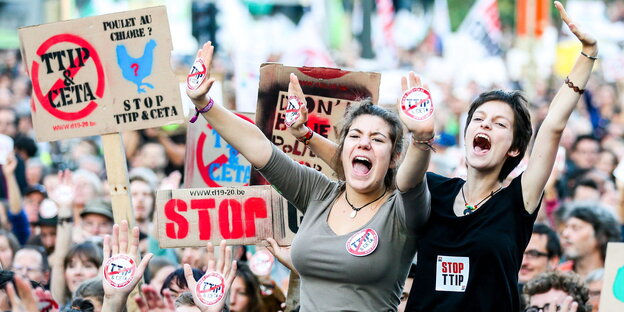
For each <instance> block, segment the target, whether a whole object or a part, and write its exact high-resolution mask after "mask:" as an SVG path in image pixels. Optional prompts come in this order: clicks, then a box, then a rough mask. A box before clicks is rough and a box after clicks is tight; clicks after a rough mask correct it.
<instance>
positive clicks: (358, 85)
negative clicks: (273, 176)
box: [251, 63, 381, 184]
mask: <svg viewBox="0 0 624 312" xmlns="http://www.w3.org/2000/svg"><path fill="white" fill-rule="evenodd" d="M290 73H294V74H295V75H297V77H298V78H299V83H300V84H301V88H302V89H303V93H304V94H305V95H306V98H305V101H303V100H302V102H305V104H306V105H307V108H308V122H307V126H308V127H309V128H310V129H312V130H314V132H316V134H318V135H321V136H323V137H326V138H328V139H330V140H332V141H336V140H337V137H336V136H337V130H338V127H339V126H340V125H339V123H340V121H342V120H343V117H344V114H345V110H346V108H347V107H348V106H349V105H351V104H352V103H357V102H359V101H361V100H363V99H366V98H370V99H371V101H372V102H373V104H377V101H378V99H379V83H380V80H381V75H380V74H379V73H368V72H349V71H344V70H340V69H336V68H318V67H288V66H283V65H281V64H273V63H267V64H262V66H261V67H260V86H259V89H258V107H257V110H256V124H257V125H258V127H259V128H260V129H261V130H262V132H263V133H264V134H265V136H266V137H267V138H269V139H270V140H271V141H272V142H273V144H275V145H276V146H277V147H278V148H280V149H281V150H282V151H283V152H284V153H286V154H287V155H288V156H289V157H291V158H292V159H294V160H295V161H298V162H299V163H302V164H304V165H306V166H309V167H312V168H314V169H316V170H319V171H321V172H323V173H324V174H325V175H327V176H329V177H332V175H333V171H332V170H331V169H330V168H329V166H327V164H325V163H324V162H323V161H322V160H321V159H320V158H319V157H317V156H316V155H315V154H314V153H312V151H311V150H310V149H309V148H308V147H307V146H306V145H305V144H304V143H301V142H299V141H297V140H296V138H295V137H293V136H292V135H291V134H290V133H288V129H287V128H286V124H285V123H284V122H285V120H286V113H287V110H288V83H289V81H290V80H289V75H290ZM251 179H252V180H251V184H260V183H261V182H260V181H261V176H260V175H259V174H257V173H255V172H252V174H251Z"/></svg>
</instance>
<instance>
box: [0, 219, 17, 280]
mask: <svg viewBox="0 0 624 312" xmlns="http://www.w3.org/2000/svg"><path fill="white" fill-rule="evenodd" d="M19 248H20V244H19V242H18V241H17V238H16V237H15V235H13V233H11V232H9V231H7V230H5V229H0V265H1V266H2V269H4V270H6V269H8V268H10V267H11V266H12V265H13V255H15V253H16V252H17V250H19Z"/></svg>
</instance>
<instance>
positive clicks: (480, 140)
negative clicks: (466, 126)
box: [472, 133, 492, 153]
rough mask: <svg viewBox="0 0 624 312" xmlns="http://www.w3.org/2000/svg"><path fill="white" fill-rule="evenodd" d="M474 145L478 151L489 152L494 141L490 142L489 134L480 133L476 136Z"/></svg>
mask: <svg viewBox="0 0 624 312" xmlns="http://www.w3.org/2000/svg"><path fill="white" fill-rule="evenodd" d="M472 146H473V147H474V149H475V151H476V152H478V153H479V152H487V151H489V150H490V148H491V147H492V143H491V142H490V137H489V136H487V135H485V134H483V133H479V134H477V135H476V136H475V138H474V140H473V141H472Z"/></svg>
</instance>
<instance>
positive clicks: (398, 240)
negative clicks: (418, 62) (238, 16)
mask: <svg viewBox="0 0 624 312" xmlns="http://www.w3.org/2000/svg"><path fill="white" fill-rule="evenodd" d="M213 50H214V48H213V47H212V45H211V44H210V42H208V43H206V44H205V45H204V46H203V47H202V49H201V50H200V51H199V52H198V54H197V58H198V59H201V60H202V63H203V64H206V66H207V70H206V72H207V74H206V78H207V79H206V80H203V81H202V82H200V83H199V86H198V87H196V88H195V87H194V85H193V86H191V85H189V86H188V87H187V90H186V92H187V95H188V96H189V98H190V99H191V100H192V101H193V103H194V104H195V107H196V110H197V114H196V117H194V119H196V118H197V116H199V114H203V116H204V117H205V118H206V120H207V121H208V122H209V123H210V125H212V127H213V129H215V130H216V131H217V132H218V133H219V134H220V135H221V136H222V138H224V139H225V140H226V141H227V142H228V143H229V144H230V145H232V146H233V147H234V148H235V149H236V150H237V151H239V152H240V153H241V154H242V155H243V156H244V157H245V158H247V160H249V162H250V163H251V164H253V165H254V166H255V167H256V168H261V169H259V171H260V172H261V173H262V174H263V175H264V177H265V178H266V179H267V180H268V181H269V182H270V183H271V184H272V185H273V186H274V187H275V188H277V189H278V190H279V191H280V192H281V194H282V195H283V196H284V197H285V198H286V199H288V200H289V201H290V202H291V203H293V204H294V205H295V206H296V207H297V208H298V209H299V210H300V211H302V212H303V213H304V218H303V221H302V224H301V226H300V227H299V231H298V233H297V235H296V237H295V239H294V241H293V244H292V260H293V264H294V266H295V267H296V269H297V271H298V272H299V274H300V276H301V281H302V283H301V290H300V292H301V311H343V310H351V311H395V310H396V308H397V306H398V305H399V303H400V296H401V290H402V285H403V282H404V281H405V277H406V276H407V273H408V270H409V267H410V264H411V262H412V259H413V257H414V253H415V251H416V237H417V233H418V231H419V230H420V229H421V227H422V225H423V224H424V223H425V221H426V220H427V218H428V216H429V211H430V201H429V193H428V191H427V185H426V181H425V180H424V173H425V170H426V167H427V163H428V160H429V156H430V152H429V149H430V147H429V146H428V145H427V143H428V142H429V139H431V138H432V136H433V127H434V125H433V118H429V119H426V120H424V121H418V120H415V119H410V118H407V117H406V116H404V115H401V118H402V120H403V122H405V123H406V125H407V127H408V129H410V131H411V132H412V136H413V137H414V143H413V144H410V146H409V148H408V151H407V155H406V157H405V160H404V162H403V166H402V167H401V170H400V171H399V172H398V173H396V168H397V165H398V162H399V155H400V152H401V150H402V147H403V126H402V124H401V120H399V118H397V117H396V115H395V114H393V113H391V112H389V111H386V110H385V109H382V108H380V107H378V106H375V105H372V104H371V103H370V101H364V102H363V103H361V104H360V105H352V107H351V109H350V111H349V112H348V114H347V115H346V116H345V125H344V128H343V131H342V132H341V134H340V145H339V151H338V152H337V153H336V165H337V166H338V167H339V168H340V169H339V170H337V172H338V173H339V175H340V177H341V179H340V180H339V181H337V182H336V181H332V180H330V179H329V178H328V177H326V176H325V175H323V174H322V173H320V172H318V171H316V170H314V169H311V168H308V167H306V166H303V165H300V164H298V163H296V162H295V161H293V160H291V159H290V158H288V156H286V154H284V153H283V152H282V151H280V150H279V149H278V148H277V147H275V146H274V145H273V144H271V142H270V141H269V140H268V139H267V138H266V137H265V136H264V134H263V133H262V132H261V131H260V129H258V128H257V127H256V126H254V125H252V124H251V123H249V122H247V121H244V120H243V119H241V118H239V117H237V116H236V115H234V114H233V113H232V112H230V111H228V110H227V109H225V108H224V107H222V106H219V105H214V102H213V100H212V99H210V98H206V94H207V92H208V90H209V89H210V87H211V85H212V83H213V82H214V79H213V78H209V77H210V64H211V60H212V54H213ZM403 82H404V84H403V87H404V89H407V79H404V81H403ZM410 85H411V86H412V87H414V88H419V87H420V80H419V79H418V77H415V76H412V77H411V79H410ZM288 93H289V98H291V99H292V100H294V101H295V102H294V103H293V105H298V106H300V101H302V100H303V99H304V98H305V97H304V94H303V92H302V91H301V88H300V86H299V83H298V80H297V78H296V77H295V76H294V75H291V78H290V84H289V87H288ZM308 134H311V133H308ZM304 139H305V140H306V141H307V140H310V139H312V140H314V137H310V136H305V137H304V138H302V140H304ZM395 177H396V178H395ZM395 179H396V180H395Z"/></svg>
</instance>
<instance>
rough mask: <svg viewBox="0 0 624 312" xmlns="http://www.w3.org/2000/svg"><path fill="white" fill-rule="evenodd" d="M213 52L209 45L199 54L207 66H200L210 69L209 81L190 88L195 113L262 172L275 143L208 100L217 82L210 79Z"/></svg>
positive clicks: (207, 75) (253, 126)
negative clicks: (200, 114)
mask: <svg viewBox="0 0 624 312" xmlns="http://www.w3.org/2000/svg"><path fill="white" fill-rule="evenodd" d="M213 52H214V47H213V46H212V44H211V43H210V42H207V43H205V44H204V46H203V47H202V48H201V50H199V51H198V52H197V60H201V62H202V63H203V64H200V65H199V66H205V67H206V76H205V78H207V79H205V80H202V81H199V83H198V85H197V88H193V85H190V84H189V85H187V88H186V94H187V95H188V97H189V98H190V99H191V101H192V102H193V104H195V109H196V110H197V111H198V112H201V113H202V115H203V116H204V118H206V120H207V121H208V123H210V125H211V126H212V127H213V128H214V129H215V130H216V131H217V132H218V133H219V134H220V135H221V137H223V138H224V139H225V140H226V141H227V142H228V143H229V144H230V145H232V146H233V147H234V148H235V149H236V150H237V151H239V152H240V153H241V154H242V155H243V156H244V157H245V158H246V159H247V160H249V162H250V163H251V164H252V165H254V166H255V167H257V168H262V167H264V165H266V163H267V162H268V161H269V158H270V157H271V153H272V147H271V142H270V141H269V140H268V139H267V138H266V137H265V136H264V134H263V133H262V131H260V129H258V127H256V126H255V125H253V124H251V123H249V122H247V121H245V120H243V119H241V118H239V117H237V116H236V115H234V114H233V113H232V112H230V111H229V110H227V109H226V108H224V107H223V106H221V105H218V104H214V102H213V101H212V99H210V98H208V97H207V96H206V94H207V93H208V90H210V87H211V86H212V84H213V83H214V81H215V80H214V78H210V66H211V62H212V54H213ZM196 64H199V62H198V61H196ZM204 64H205V65H204ZM193 77H194V76H193ZM189 78H191V75H189ZM212 104H214V105H212Z"/></svg>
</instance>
